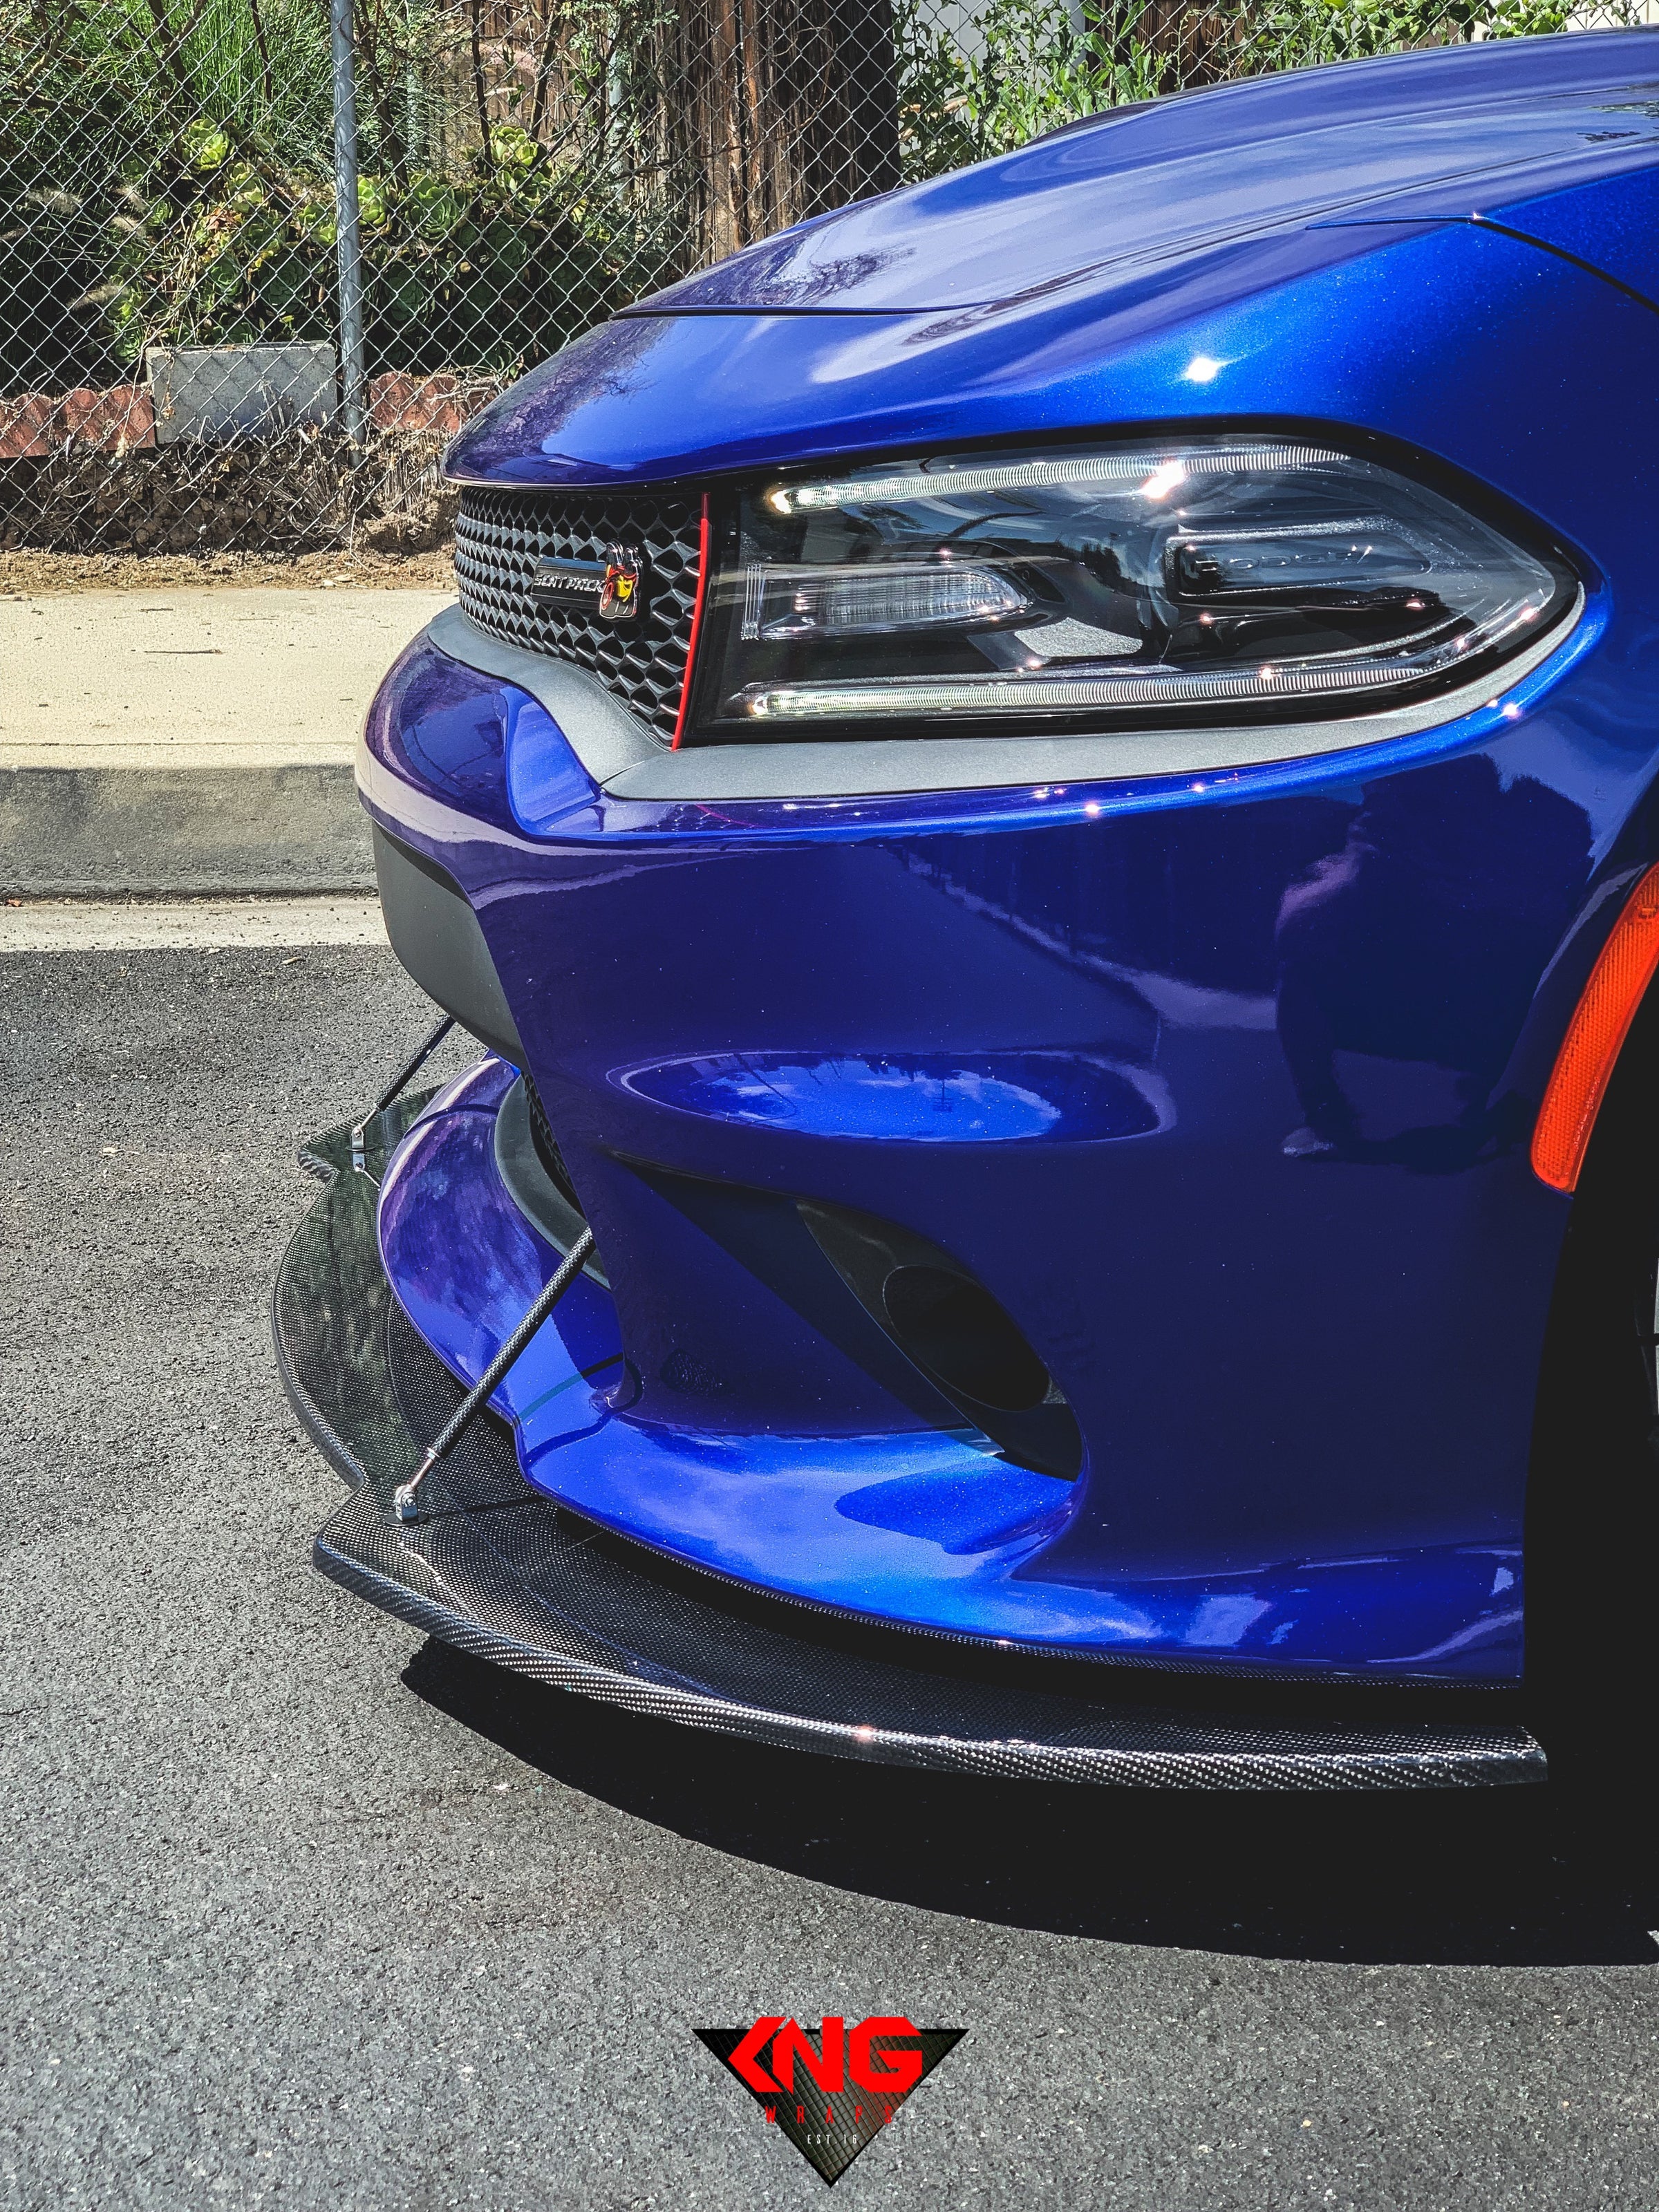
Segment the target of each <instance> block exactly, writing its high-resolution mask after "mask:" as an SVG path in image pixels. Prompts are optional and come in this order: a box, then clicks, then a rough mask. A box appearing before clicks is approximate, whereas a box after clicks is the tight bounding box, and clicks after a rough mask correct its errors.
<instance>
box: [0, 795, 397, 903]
mask: <svg viewBox="0 0 1659 2212" xmlns="http://www.w3.org/2000/svg"><path fill="white" fill-rule="evenodd" d="M0 856H3V858H0V890H3V895H4V896H7V897H9V898H19V897H22V898H112V897H120V896H129V895H131V894H134V893H137V894H141V895H150V896H154V895H155V894H158V893H160V894H166V895H167V896H173V897H178V896H190V895H191V894H192V893H195V892H216V893H221V894H222V893H225V892H245V893H248V894H261V895H264V894H280V893H283V892H289V893H293V892H296V891H365V890H373V889H374V860H373V858H372V855H371V853H370V848H369V839H368V818H367V817H366V816H365V815H364V813H363V811H362V808H361V806H359V805H358V803H357V793H356V784H355V781H354V779H353V775H352V771H351V769H350V768H349V766H348V765H346V764H345V763H337V764H316V765H310V766H292V765H289V766H281V767H278V766H272V767H261V766H258V765H252V764H250V765H244V766H237V767H231V766H226V767H223V768H210V767H201V768H173V769H168V768H0Z"/></svg>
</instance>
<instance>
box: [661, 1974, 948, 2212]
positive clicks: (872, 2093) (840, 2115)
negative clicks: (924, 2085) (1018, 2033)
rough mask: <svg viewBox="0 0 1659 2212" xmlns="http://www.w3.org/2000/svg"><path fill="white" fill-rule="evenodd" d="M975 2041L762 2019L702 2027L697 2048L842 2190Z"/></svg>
mask: <svg viewBox="0 0 1659 2212" xmlns="http://www.w3.org/2000/svg"><path fill="white" fill-rule="evenodd" d="M967 2032H968V2031H967V2030H966V2028H962V2027H915V2026H913V2025H912V2023H911V2022H910V2021H908V2020H905V2019H903V2018H902V2017H900V2016H899V2015H872V2017H871V2018H869V2019H867V2020H863V2021H859V2022H858V2024H857V2025H856V2026H855V2027H851V2028H849V2027H848V2024H847V2022H846V2021H842V2020H836V2019H827V2020H823V2021H819V2023H818V2026H817V2033H816V2034H812V2033H808V2032H807V2031H806V2030H805V2028H803V2027H800V2026H799V2025H798V2024H797V2023H796V2022H795V2021H793V2020H789V2021H786V2020H782V2019H774V2018H762V2019H760V2020H757V2021H756V2022H755V2023H754V2025H753V2027H700V2028H699V2029H698V2030H697V2039H698V2040H699V2042H702V2043H704V2044H706V2045H708V2048H709V2050H710V2051H713V2052H714V2056H715V2057H716V2058H718V2059H719V2060H720V2063H721V2064H722V2065H723V2066H724V2067H725V2068H726V2071H727V2072H728V2073H729V2074H730V2075H732V2078H733V2079H734V2080H735V2081H738V2082H739V2083H740V2084H741V2085H742V2087H744V2089H745V2090H746V2091H747V2092H748V2093H749V2095H750V2097H752V2098H753V2099H754V2100H755V2102H756V2103H757V2105H758V2106H761V2108H762V2110H763V2112H764V2113H765V2116H766V2121H767V2124H768V2125H769V2126H774V2127H775V2128H776V2129H777V2130H778V2133H779V2134H780V2135H781V2136H787V2137H788V2139H789V2141H790V2142H792V2143H793V2145H794V2146H795V2148H796V2149H797V2150H798V2151H799V2153H800V2154H801V2156H802V2157H803V2158H804V2159H805V2160H806V2162H807V2164H808V2165H809V2166H811V2167H812V2168H813V2169H814V2170H815V2171H816V2172H818V2173H821V2174H822V2175H823V2179H825V2180H826V2181H827V2182H829V2185H830V2186H831V2187H832V2188H833V2187H834V2185H835V2184H836V2182H837V2181H839V2180H840V2179H841V2177H842V2174H843V2173H845V2172H846V2171H847V2169H848V2166H851V2164H852V2163H853V2160H854V2159H855V2158H856V2157H857V2156H858V2154H859V2153H860V2151H861V2150H862V2149H863V2148H864V2147H865V2145H866V2143H867V2142H871V2141H872V2140H873V2138H874V2137H875V2136H878V2135H879V2134H880V2133H881V2131H882V2130H883V2129H884V2127H887V2126H889V2125H890V2124H891V2122H892V2120H893V2118H894V2116H895V2114H896V2112H898V2109H899V2107H900V2106H901V2105H902V2104H903V2102H904V2100H905V2099H906V2098H907V2097H908V2096H909V2094H910V2093H911V2091H912V2090H913V2089H915V2087H916V2086H917V2085H918V2083H920V2082H922V2081H926V2080H927V2076H928V2075H930V2074H931V2073H932V2072H933V2069H934V2068H935V2067H936V2066H937V2065H938V2064H939V2061H940V2059H941V2058H943V2057H945V2053H946V2052H947V2051H951V2050H953V2049H954V2048H955V2046H956V2045H957V2044H958V2043H960V2042H961V2040H962V2039H963V2036H964V2035H965V2034H966V2033H967ZM918 2062H920V2063H918Z"/></svg>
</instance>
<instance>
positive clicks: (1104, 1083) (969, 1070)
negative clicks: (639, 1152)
mask: <svg viewBox="0 0 1659 2212" xmlns="http://www.w3.org/2000/svg"><path fill="white" fill-rule="evenodd" d="M611 1081H612V1082H613V1083H615V1084H617V1085H620V1087H621V1088H622V1089H623V1090H624V1091H634V1092H635V1093H637V1095H638V1096H639V1097H641V1098H651V1099H654V1100H656V1101H658V1102H659V1103H660V1104H662V1105H664V1106H673V1107H677V1108H678V1109H679V1111H680V1112H681V1113H682V1114H702V1115H707V1116H708V1118H709V1119H710V1120H712V1121H740V1122H748V1123H750V1125H751V1126H753V1127H757V1128H765V1129H791V1130H797V1131H799V1132H801V1133H804V1134H810V1135H812V1136H818V1137H878V1138H880V1139H883V1140H884V1142H886V1143H888V1144H917V1145H974V1144H981V1145H1013V1144H1022V1143H1038V1142H1042V1141H1048V1142H1051V1143H1056V1144H1060V1143H1066V1144H1075V1143H1077V1142H1078V1141H1079V1139H1085V1138H1109V1137H1145V1136H1148V1135H1150V1134H1151V1133H1152V1131H1153V1130H1154V1129H1156V1128H1157V1127H1158V1126H1159V1123H1160V1121H1162V1120H1163V1119H1164V1114H1165V1113H1166V1112H1167V1108H1166V1107H1165V1106H1164V1102H1163V1100H1162V1099H1160V1098H1159V1097H1154V1096H1152V1095H1151V1094H1150V1093H1149V1091H1148V1090H1147V1089H1146V1088H1145V1087H1143V1086H1144V1085H1145V1084H1146V1077H1145V1075H1144V1074H1143V1075H1141V1077H1140V1079H1139V1081H1137V1080H1136V1073H1135V1071H1133V1070H1127V1069H1123V1068H1119V1067H1115V1066H1112V1064H1111V1062H1110V1061H1109V1060H1101V1059H1099V1058H1097V1056H1095V1055H1093V1054H1087V1053H1066V1052H1010V1053H1003V1054H978V1055H976V1056H975V1057H973V1058H971V1059H969V1058H968V1057H966V1056H965V1055H963V1054H952V1055H944V1054H939V1053H905V1054H900V1055H896V1056H895V1057H893V1058H890V1059H883V1060H867V1059H865V1058H863V1057H862V1056H859V1055H854V1056H850V1057H849V1056H848V1055H846V1054H831V1055H829V1056H823V1055H820V1056H817V1057H814V1058H810V1059H809V1058H807V1057H805V1055H803V1054H799V1053H782V1052H741V1053H738V1052H728V1053H713V1054H702V1055H701V1056H700V1057H698V1058H696V1059H690V1058H682V1059H678V1060H647V1062H646V1064H645V1065H644V1066H643V1067H628V1068H621V1069H618V1070H617V1071H615V1072H614V1073H612V1075H611Z"/></svg>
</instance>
